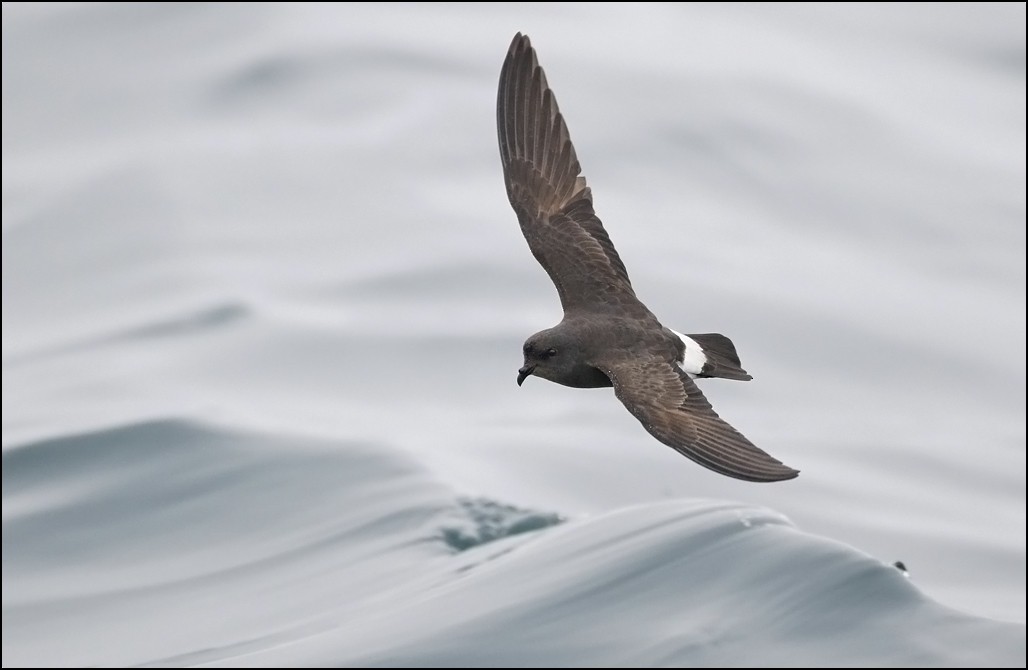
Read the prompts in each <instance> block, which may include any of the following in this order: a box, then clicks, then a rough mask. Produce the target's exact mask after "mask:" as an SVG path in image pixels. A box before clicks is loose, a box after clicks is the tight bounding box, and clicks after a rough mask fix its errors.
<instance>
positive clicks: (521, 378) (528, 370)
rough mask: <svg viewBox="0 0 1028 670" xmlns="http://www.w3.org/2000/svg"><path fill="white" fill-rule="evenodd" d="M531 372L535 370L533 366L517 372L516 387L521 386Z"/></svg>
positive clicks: (527, 366)
mask: <svg viewBox="0 0 1028 670" xmlns="http://www.w3.org/2000/svg"><path fill="white" fill-rule="evenodd" d="M532 370H535V366H534V365H526V366H525V367H523V368H521V369H520V370H518V386H521V384H522V383H524V381H525V379H526V378H528V375H530V374H532Z"/></svg>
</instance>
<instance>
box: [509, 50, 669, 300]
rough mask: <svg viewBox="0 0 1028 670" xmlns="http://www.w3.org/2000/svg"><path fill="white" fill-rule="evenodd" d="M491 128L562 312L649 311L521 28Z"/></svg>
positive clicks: (525, 228)
mask: <svg viewBox="0 0 1028 670" xmlns="http://www.w3.org/2000/svg"><path fill="white" fill-rule="evenodd" d="M496 125H497V132H498V134H499V140H500V158H501V159H502V161H503V175H504V178H505V180H506V183H507V196H508V197H509V198H510V204H511V206H512V207H513V208H514V211H515V212H516V213H517V215H518V221H519V222H520V223H521V232H522V233H524V235H525V239H526V240H528V246H529V248H530V249H531V250H532V254H533V255H534V256H535V258H536V260H538V261H539V263H540V264H541V265H542V266H543V268H544V269H545V270H546V272H547V274H549V275H550V279H551V280H553V283H554V285H556V287H557V293H558V294H559V295H560V302H561V306H563V308H564V312H565V313H569V312H574V311H592V312H604V311H616V312H618V313H620V314H624V315H626V316H639V317H642V316H649V315H650V313H649V311H648V310H647V309H646V307H645V306H643V304H642V303H640V302H639V300H638V299H637V298H636V297H635V291H633V290H632V284H631V282H629V280H628V272H627V271H626V270H625V265H624V263H622V262H621V258H620V257H619V256H618V253H617V251H615V249H614V245H613V244H612V243H611V241H610V237H608V235H607V231H605V230H604V229H603V224H602V223H600V220H599V219H598V218H596V214H595V212H594V211H593V202H592V193H591V192H590V190H589V187H588V186H587V185H586V183H585V177H583V176H581V174H580V173H581V168H580V167H579V165H578V158H577V157H576V155H575V148H574V146H572V144H571V137H570V135H568V128H567V126H566V125H565V124H564V118H563V117H562V116H561V114H560V111H559V110H558V109H557V100H556V99H555V98H554V97H553V92H552V91H551V90H550V87H549V86H548V85H547V83H546V76H545V75H544V74H543V70H542V68H541V67H539V63H538V61H537V60H536V55H535V50H534V49H533V48H532V44H531V42H529V40H528V37H526V36H524V35H522V34H521V33H518V34H517V35H516V36H515V37H514V41H513V42H511V45H510V49H509V50H508V52H507V58H506V60H505V61H504V62H503V69H502V70H501V71H500V87H499V93H498V95H497V99H496Z"/></svg>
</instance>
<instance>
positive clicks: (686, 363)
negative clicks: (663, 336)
mask: <svg viewBox="0 0 1028 670" xmlns="http://www.w3.org/2000/svg"><path fill="white" fill-rule="evenodd" d="M669 330H671V332H672V333H674V334H675V335H677V336H678V339H680V340H682V344H684V345H685V356H683V357H682V360H680V361H678V364H679V365H680V366H681V367H682V369H683V370H685V372H686V373H688V375H689V376H690V377H692V378H694V379H695V377H696V375H698V374H700V373H701V372H703V366H704V365H706V364H707V354H705V353H703V347H701V346H700V345H699V343H698V342H697V341H696V340H694V339H692V338H691V337H689V336H688V335H683V334H681V333H680V332H678V331H677V330H675V329H674V328H671V329H669Z"/></svg>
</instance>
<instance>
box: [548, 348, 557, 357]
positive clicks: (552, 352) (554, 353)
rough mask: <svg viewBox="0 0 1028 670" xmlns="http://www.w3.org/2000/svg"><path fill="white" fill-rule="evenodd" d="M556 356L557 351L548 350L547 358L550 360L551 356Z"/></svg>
mask: <svg viewBox="0 0 1028 670" xmlns="http://www.w3.org/2000/svg"><path fill="white" fill-rule="evenodd" d="M556 355H557V350H556V349H547V350H546V358H550V357H551V356H556Z"/></svg>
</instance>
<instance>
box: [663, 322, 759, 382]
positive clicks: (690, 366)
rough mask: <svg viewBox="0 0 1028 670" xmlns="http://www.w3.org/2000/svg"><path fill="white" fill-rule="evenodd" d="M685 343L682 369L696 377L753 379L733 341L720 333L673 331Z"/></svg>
mask: <svg viewBox="0 0 1028 670" xmlns="http://www.w3.org/2000/svg"><path fill="white" fill-rule="evenodd" d="M672 332H674V333H675V335H678V337H679V338H681V340H682V342H683V343H684V344H685V358H684V360H683V361H682V369H683V370H685V371H686V372H688V373H689V374H691V375H693V376H695V377H720V378H722V379H736V380H738V381H749V380H750V379H753V377H751V376H750V374H749V373H747V372H746V371H745V370H743V369H742V363H740V362H739V354H737V353H736V352H735V345H734V344H732V341H731V340H730V339H728V338H727V337H725V336H724V335H722V334H720V333H702V334H699V335H683V334H682V333H679V332H678V331H672Z"/></svg>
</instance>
